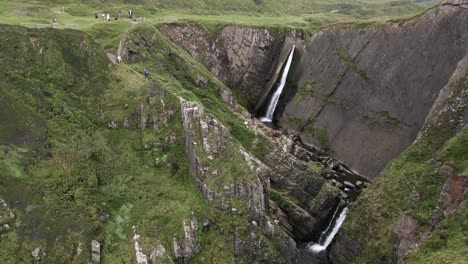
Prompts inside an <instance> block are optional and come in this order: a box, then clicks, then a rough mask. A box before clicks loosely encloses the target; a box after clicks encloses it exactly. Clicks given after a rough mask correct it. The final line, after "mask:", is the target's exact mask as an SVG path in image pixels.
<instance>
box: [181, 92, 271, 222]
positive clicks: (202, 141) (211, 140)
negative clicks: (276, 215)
mask: <svg viewBox="0 0 468 264" xmlns="http://www.w3.org/2000/svg"><path fill="white" fill-rule="evenodd" d="M180 103H181V112H182V119H183V125H184V130H185V136H186V144H185V146H186V153H187V158H188V160H189V167H190V171H191V173H192V174H193V175H195V176H196V184H197V186H198V188H199V190H200V192H201V193H202V194H203V196H204V197H205V199H206V200H207V201H208V203H210V204H213V205H215V206H218V207H219V208H221V209H222V210H230V209H231V205H230V204H231V203H230V201H229V200H230V199H233V198H242V197H246V198H248V201H249V208H250V209H251V212H252V214H253V215H254V216H255V219H256V220H257V221H259V222H262V221H263V216H264V214H265V213H266V208H267V202H268V198H267V197H268V194H267V192H268V188H269V174H271V173H272V171H271V170H270V169H269V168H268V167H266V166H265V165H264V164H263V163H261V162H260V161H259V160H258V159H256V158H254V157H253V156H251V155H250V154H249V153H247V152H245V151H244V150H243V149H242V148H241V147H240V146H239V145H237V144H235V143H234V140H233V138H232V136H231V135H230V134H229V132H228V130H227V129H226V128H225V127H224V126H223V125H222V124H221V123H219V122H218V121H217V120H216V119H214V118H211V117H209V116H207V115H206V114H205V113H204V110H203V108H202V107H201V106H200V105H198V104H195V103H192V102H189V101H185V100H183V99H180ZM201 153H203V154H202V155H200V154H201ZM227 159H234V160H236V161H238V163H237V164H233V165H232V166H235V167H239V168H240V170H241V171H243V172H242V174H244V172H246V174H244V175H243V177H239V178H238V179H237V180H236V178H237V177H238V176H237V175H232V174H234V173H236V172H235V171H232V170H231V171H224V172H223V171H220V170H219V168H215V167H213V166H210V165H209V163H210V162H216V161H219V162H222V161H225V162H228V160H227ZM237 173H239V172H237ZM223 174H225V175H223ZM230 174H231V175H230ZM220 177H225V178H226V179H229V178H232V179H233V180H236V181H235V182H233V183H231V184H226V183H225V182H223V183H222V185H220V184H216V182H219V180H218V181H217V179H219V178H220Z"/></svg>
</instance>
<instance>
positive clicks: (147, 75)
mask: <svg viewBox="0 0 468 264" xmlns="http://www.w3.org/2000/svg"><path fill="white" fill-rule="evenodd" d="M143 74H144V75H145V78H146V80H148V79H149V71H148V70H147V69H145V71H144V72H143Z"/></svg>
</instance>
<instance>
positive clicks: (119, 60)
mask: <svg viewBox="0 0 468 264" xmlns="http://www.w3.org/2000/svg"><path fill="white" fill-rule="evenodd" d="M117 63H122V57H120V55H118V56H117Z"/></svg>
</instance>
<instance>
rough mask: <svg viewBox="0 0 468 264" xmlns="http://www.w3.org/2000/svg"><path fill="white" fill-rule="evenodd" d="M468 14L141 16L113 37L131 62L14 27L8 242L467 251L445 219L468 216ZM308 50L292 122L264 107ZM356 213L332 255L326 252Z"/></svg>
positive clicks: (7, 40) (1, 192)
mask: <svg viewBox="0 0 468 264" xmlns="http://www.w3.org/2000/svg"><path fill="white" fill-rule="evenodd" d="M467 8H468V2H467V1H463V0H462V1H460V0H456V1H444V3H443V4H441V5H439V6H437V7H435V8H433V9H431V10H429V11H428V12H426V13H425V14H422V15H421V16H418V17H415V18H412V19H409V20H406V21H399V22H388V23H385V24H384V25H374V24H370V25H364V26H362V25H349V24H348V25H337V26H334V27H330V28H326V29H323V30H321V31H320V32H318V33H316V34H314V35H312V34H310V33H307V32H303V31H299V30H296V31H288V30H286V29H282V30H277V29H276V30H275V29H273V28H270V29H264V28H245V27H238V26H226V27H223V28H222V29H220V31H219V32H208V31H206V30H205V29H203V28H202V27H201V25H198V24H193V23H189V24H184V23H173V24H165V25H161V24H158V25H151V24H141V25H137V26H135V27H134V28H132V29H131V30H129V31H128V32H126V33H125V34H124V35H123V36H122V38H121V39H120V45H119V46H118V47H117V46H116V47H114V49H115V50H116V51H117V52H118V53H119V54H121V55H122V57H123V59H124V61H125V64H113V63H111V61H109V60H108V59H107V58H106V56H105V52H104V50H102V48H101V47H99V45H97V44H96V43H95V42H94V40H93V38H92V37H91V36H89V35H87V34H84V33H82V32H79V31H63V32H62V31H54V30H50V29H43V30H33V29H25V28H21V27H12V26H4V25H0V32H1V33H2V34H1V35H0V38H1V39H2V40H3V41H2V44H0V46H1V47H2V49H0V65H1V66H2V67H5V69H7V71H2V72H0V74H1V76H2V81H0V82H1V83H2V88H3V91H4V92H3V94H2V96H1V97H0V101H1V102H2V104H1V106H0V110H2V111H1V116H2V118H4V119H5V120H8V124H12V125H11V126H9V125H8V126H7V125H5V124H4V123H2V124H1V126H0V144H1V145H0V165H1V166H0V173H1V174H2V175H1V176H2V177H1V178H0V180H1V181H0V223H1V224H2V227H0V235H1V240H0V245H1V246H0V256H1V257H2V259H4V260H6V262H7V263H15V262H34V261H36V262H37V261H42V262H50V263H65V262H70V263H88V262H89V261H90V260H91V261H92V263H98V262H102V263H115V262H128V263H142V264H143V263H173V262H180V263H187V262H193V263H207V262H217V261H224V262H240V263H250V262H256V263H257V262H263V263H295V262H301V261H303V262H305V263H308V262H310V261H324V262H327V261H328V259H330V260H331V261H332V262H333V263H349V262H352V261H355V260H358V261H361V262H366V263H396V262H401V261H404V260H407V259H408V257H410V258H409V260H410V261H411V257H412V258H414V259H416V261H417V260H421V259H424V257H425V256H424V255H422V256H421V253H418V250H419V249H418V246H419V245H421V246H420V250H422V251H423V252H425V251H424V250H428V251H429V252H431V253H432V251H430V249H431V248H430V247H433V246H434V244H435V245H437V246H438V248H436V250H434V252H436V253H437V252H441V251H444V250H447V247H444V245H441V243H443V242H440V241H439V240H440V239H439V238H440V237H445V239H446V240H448V241H450V242H452V241H455V242H456V243H457V245H458V247H459V246H460V241H461V245H463V243H465V242H463V239H464V238H463V237H462V238H460V235H459V234H456V235H453V234H452V233H456V231H457V230H458V229H456V228H457V227H456V225H453V224H450V223H451V222H449V223H448V224H447V221H457V220H458V219H463V217H464V215H463V214H464V213H463V212H465V211H466V194H467V188H466V186H467V181H466V178H467V177H466V172H467V164H466V161H467V160H468V157H467V149H466V148H464V147H465V146H466V139H467V127H466V126H465V125H466V124H467V119H468V110H467V108H468V107H467V105H468V101H467V100H468V83H467V72H468V55H467V49H468V42H467V36H468V28H467V27H468V23H467V22H468V21H467V20H468V14H467V12H468V9H467ZM168 40H170V41H168ZM57 43H61V44H62V45H63V46H64V47H63V48H60V47H61V46H59V45H57ZM174 44H178V45H180V46H181V47H182V48H183V49H182V48H180V47H179V46H178V45H174ZM292 45H296V48H297V51H296V52H295V54H294V57H295V58H296V59H294V61H293V63H292V67H291V73H290V75H289V78H288V80H287V84H286V89H285V90H286V91H285V93H284V94H283V96H282V97H281V99H280V103H279V109H278V111H276V116H275V119H276V121H277V123H278V125H279V127H280V128H281V129H282V131H279V130H274V129H271V128H269V127H267V126H265V125H264V124H262V123H261V122H258V121H257V120H251V119H250V113H260V112H261V111H262V110H263V108H264V106H265V102H267V101H268V98H269V97H270V96H271V94H272V93H273V92H274V89H275V84H276V83H277V81H278V78H279V76H280V74H281V71H282V69H283V68H284V64H285V61H286V59H287V57H288V55H289V52H290V51H291V47H292ZM68 49H70V50H72V51H73V52H71V53H69V52H66V50H68ZM184 49H185V50H184ZM107 52H108V56H109V57H112V54H110V53H111V52H112V51H107ZM13 53H14V54H18V55H19V56H20V58H22V59H21V60H16V61H14V60H12V59H11V57H10V54H13ZM200 63H201V64H200ZM202 65H203V66H204V67H203V66H202ZM143 69H150V71H151V72H152V73H156V74H154V75H155V77H153V75H152V76H151V78H150V80H149V81H146V80H144V78H142V76H141V75H140V74H139V72H142V70H143ZM59 70H60V72H61V73H62V74H57V72H58V71H59ZM213 75H214V76H213ZM215 77H216V78H217V79H216V78H215ZM220 81H221V82H220ZM228 87H229V88H231V89H232V91H233V92H231V90H230V89H228ZM236 102H241V103H242V104H244V106H246V107H247V108H248V110H249V111H250V113H249V112H248V111H246V110H245V109H244V108H243V107H241V106H240V105H239V104H237V103H236ZM464 127H465V128H464ZM31 128H33V129H31ZM457 133H458V136H457V137H455V138H453V139H452V140H450V138H452V137H453V136H454V135H456V134H457ZM15 135H19V136H15ZM447 142H448V143H447ZM408 146H409V148H408V149H407V147H408ZM405 149H407V150H406V151H405V152H403V153H402V151H404V150H405ZM401 153H402V154H401ZM400 154H401V156H399V157H398V158H397V159H395V160H394V161H392V162H391V163H390V164H389V165H388V166H387V167H386V168H385V170H384V171H383V172H382V173H381V174H380V176H378V177H375V176H376V175H377V174H379V173H380V171H381V170H382V169H383V168H384V167H385V165H386V164H387V163H388V162H389V161H390V160H392V159H393V158H394V157H397V156H398V155H400ZM356 171H359V172H361V173H362V174H363V175H364V176H366V177H367V179H366V178H364V177H363V176H362V175H360V174H359V173H357V172H356ZM374 177H375V179H374ZM368 180H372V182H373V184H369V182H368ZM20 193H27V195H25V196H22V195H19V194H20ZM361 193H362V194H361ZM358 196H359V197H358ZM408 197H409V198H408ZM356 199H357V200H356ZM344 207H347V208H350V211H349V219H347V220H346V221H345V224H344V226H343V230H342V231H341V232H339V233H338V235H337V239H336V241H335V242H334V243H332V244H330V248H329V249H328V250H329V257H328V254H326V253H325V252H322V253H321V254H318V255H314V254H312V255H308V254H307V253H308V250H307V248H306V247H305V246H306V243H307V242H310V241H318V240H319V237H320V235H321V232H322V231H323V230H324V229H326V228H327V226H329V222H330V220H332V219H333V218H334V217H333V216H334V215H337V214H338V212H341V210H342V208H344ZM347 210H348V209H346V211H347ZM463 210H464V211H463ZM454 217H455V218H454ZM72 220H75V222H76V224H74V223H75V222H74V221H72ZM454 230H455V231H454ZM459 233H460V232H459ZM462 236H463V234H462ZM426 241H429V242H431V243H429V245H428V243H425V242H426ZM434 241H435V242H434ZM428 247H429V249H427V248H428ZM458 247H457V249H458ZM413 251H416V253H415V255H414V256H413V255H411V256H410V254H411V253H412V252H413ZM418 254H419V255H418ZM457 254H459V255H463V251H462V250H458V251H456V254H452V255H454V256H455V257H454V259H455V260H459V259H462V258H460V257H459V255H457ZM427 255H428V256H431V255H430V254H427Z"/></svg>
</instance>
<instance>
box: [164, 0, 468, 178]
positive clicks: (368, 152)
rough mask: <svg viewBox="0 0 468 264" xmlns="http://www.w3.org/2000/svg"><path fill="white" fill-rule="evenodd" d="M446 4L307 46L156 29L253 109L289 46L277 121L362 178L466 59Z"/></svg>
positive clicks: (242, 33) (409, 137) (337, 31)
mask: <svg viewBox="0 0 468 264" xmlns="http://www.w3.org/2000/svg"><path fill="white" fill-rule="evenodd" d="M464 3H465V2H463V1H445V2H444V3H442V4H441V5H440V6H438V7H436V8H433V9H432V10H430V11H428V12H427V13H425V14H423V15H421V16H418V17H415V18H412V19H410V20H407V21H401V22H391V23H387V24H385V25H382V26H378V25H369V26H356V25H343V26H337V27H333V28H328V29H325V30H322V31H320V32H318V33H317V34H316V35H314V36H313V37H312V39H310V40H304V39H302V38H301V37H299V36H297V34H294V33H288V34H283V35H282V36H281V37H276V38H274V37H272V34H271V33H268V31H267V30H263V29H249V28H240V27H233V26H229V27H225V28H224V29H223V30H222V31H221V32H220V33H219V34H218V35H217V37H216V38H214V39H212V38H210V37H208V36H207V34H206V33H205V32H204V31H203V30H201V29H200V28H199V27H197V26H195V25H179V26H163V28H162V32H163V33H164V35H165V36H166V37H168V38H169V39H170V40H172V41H173V42H175V43H177V44H180V45H182V46H183V47H184V48H185V49H187V50H188V51H189V52H190V53H191V54H192V56H193V57H194V58H196V59H198V60H199V61H200V62H202V63H203V64H204V65H205V66H206V67H207V68H208V69H210V71H211V72H212V73H213V74H214V75H215V76H217V77H218V78H219V79H220V80H221V81H223V82H224V83H225V84H227V86H229V87H231V88H233V89H234V90H235V89H238V90H240V91H242V93H243V95H246V94H248V96H246V97H242V98H243V100H244V99H245V100H246V102H247V103H245V105H248V106H249V107H250V110H253V111H255V110H259V109H261V107H262V105H263V102H264V101H265V99H266V98H267V97H268V95H269V94H270V92H271V88H272V85H273V84H274V82H275V81H276V79H277V77H278V73H279V72H280V70H281V66H282V63H283V61H284V58H285V56H286V54H287V51H289V50H290V47H291V45H292V44H296V46H297V52H296V53H297V54H296V59H295V62H294V67H293V69H292V72H291V74H290V76H289V80H288V85H287V88H286V91H285V93H284V96H283V97H282V99H281V100H280V104H279V107H278V108H279V109H278V111H277V113H276V118H277V119H278V120H279V124H280V126H281V127H283V128H289V129H293V130H295V131H296V132H297V133H299V134H300V136H301V138H302V139H303V140H304V141H305V142H306V143H309V144H314V145H318V146H321V147H322V148H328V149H330V150H331V151H332V152H333V154H334V155H335V157H336V158H338V159H339V160H342V161H344V162H345V163H346V164H348V165H349V166H350V167H352V168H353V169H355V170H356V171H359V172H360V173H362V174H364V175H366V176H367V177H369V178H373V177H374V176H376V175H377V174H378V173H379V172H380V171H381V170H382V169H383V167H384V166H385V164H387V162H388V161H390V160H391V159H392V158H394V157H396V156H397V155H398V154H399V153H401V152H402V151H403V150H404V149H405V148H406V147H408V146H409V145H410V144H411V143H412V142H413V141H414V139H415V137H416V135H417V134H418V132H419V131H420V129H421V127H422V126H423V124H424V121H425V118H426V115H427V113H428V111H429V110H430V108H431V107H432V105H433V103H434V101H435V100H436V98H437V96H438V94H439V91H440V90H441V89H442V87H443V86H444V85H445V84H446V83H447V81H448V79H449V78H450V76H451V75H452V73H453V72H454V70H455V67H456V64H457V63H458V62H459V61H460V60H461V59H462V58H463V57H464V56H465V54H466V50H467V47H468V46H467V45H468V43H467V42H466V35H467V31H468V29H467V26H466V24H467V17H468V16H467V15H466V14H467V12H468V11H467V10H466V3H465V4H464Z"/></svg>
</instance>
